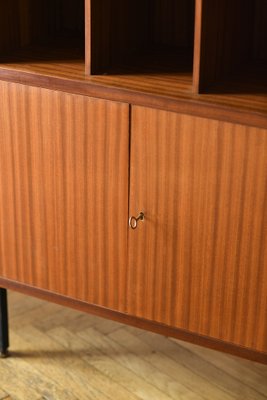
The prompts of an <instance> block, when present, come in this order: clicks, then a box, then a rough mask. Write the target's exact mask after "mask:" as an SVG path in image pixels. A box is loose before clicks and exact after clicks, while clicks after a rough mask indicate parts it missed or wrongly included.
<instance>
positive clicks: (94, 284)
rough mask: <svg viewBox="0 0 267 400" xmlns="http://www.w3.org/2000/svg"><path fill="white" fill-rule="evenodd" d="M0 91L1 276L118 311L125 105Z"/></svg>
mask: <svg viewBox="0 0 267 400" xmlns="http://www.w3.org/2000/svg"><path fill="white" fill-rule="evenodd" d="M0 93H1V95H0V103H1V105H0V215H1V218H0V221H1V222H0V248H1V253H0V275H1V277H5V278H9V279H11V280H14V281H19V282H21V283H26V284H29V285H31V286H35V287H38V288H43V289H46V290H50V291H53V292H55V293H60V294H64V295H66V296H69V297H74V298H76V299H80V300H84V301H87V302H90V303H95V304H99V305H102V306H108V307H110V308H111V309H112V308H115V309H118V310H123V309H124V307H125V305H124V304H125V296H126V294H125V279H126V278H125V276H126V271H125V264H126V261H127V256H126V251H127V248H126V246H127V220H128V142H129V140H128V127H129V112H128V105H126V104H120V103H115V102H106V101H102V100H97V99H91V98H87V97H83V96H73V95H69V94H65V93H61V92H53V91H49V90H46V89H39V88H33V87H26V86H23V85H19V84H10V83H3V82H2V83H1V84H0Z"/></svg>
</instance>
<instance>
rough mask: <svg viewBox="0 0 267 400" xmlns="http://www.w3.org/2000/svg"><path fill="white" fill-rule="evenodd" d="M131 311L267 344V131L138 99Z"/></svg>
mask: <svg viewBox="0 0 267 400" xmlns="http://www.w3.org/2000/svg"><path fill="white" fill-rule="evenodd" d="M131 138H132V140H131V172H130V180H131V188H130V196H131V199H130V215H137V214H138V213H139V212H140V211H143V212H144V213H145V221H144V222H139V225H138V228H137V229H136V230H130V232H129V281H128V296H127V298H128V312H129V313H130V314H134V315H137V316H139V317H142V318H146V319H149V320H153V321H158V322H162V323H164V324H167V325H171V326H174V327H179V328H182V329H186V330H189V331H191V332H198V333H199V334H201V335H205V336H210V337H213V338H217V339H219V340H223V341H226V342H230V343H235V344H237V345H240V346H244V347H247V348H251V349H256V350H259V351H263V352H265V353H266V352H267V315H266V310H267V214H266V210H267V197H266V195H267V157H266V155H267V130H261V129H256V128H249V127H244V126H241V125H234V124H230V123H223V122H219V121H212V120H207V119H202V118H193V117H190V116H186V115H179V114H175V113H169V112H165V111H158V110H153V109H149V108H142V107H133V111H132V134H131Z"/></svg>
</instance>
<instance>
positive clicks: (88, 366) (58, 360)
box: [0, 291, 267, 400]
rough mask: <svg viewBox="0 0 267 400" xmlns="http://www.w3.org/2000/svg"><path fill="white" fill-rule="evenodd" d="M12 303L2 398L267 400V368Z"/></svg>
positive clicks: (29, 303) (44, 306) (20, 299)
mask: <svg viewBox="0 0 267 400" xmlns="http://www.w3.org/2000/svg"><path fill="white" fill-rule="evenodd" d="M9 304H10V334H11V341H12V353H11V357H9V358H6V359H2V360H1V362H0V399H1V400H11V399H12V400H25V399H30V400H47V399H53V400H151V399H155V400H177V399H179V400H207V399H208V400H209V399H212V400H237V399H249V400H266V392H267V380H266V376H267V366H266V365H261V364H258V363H254V362H251V361H248V360H241V359H238V358H237V357H233V356H229V355H226V354H223V353H219V352H216V351H212V350H208V349H204V348H201V347H199V346H194V345H191V344H187V343H184V342H181V341H176V340H173V339H170V338H166V337H162V336H159V335H155V334H153V333H150V332H144V331H142V330H140V329H135V328H132V327H127V326H123V325H121V324H118V323H115V322H113V321H107V320H105V319H102V318H98V317H95V316H90V315H87V314H84V313H82V312H78V311H74V310H70V309H68V308H64V307H60V306H57V305H55V304H51V303H47V302H44V301H40V300H37V299H33V298H30V297H28V296H22V295H20V294H18V293H14V292H11V291H10V292H9ZM14 371H16V373H14ZM8 396H10V397H8Z"/></svg>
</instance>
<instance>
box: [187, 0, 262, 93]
mask: <svg viewBox="0 0 267 400" xmlns="http://www.w3.org/2000/svg"><path fill="white" fill-rule="evenodd" d="M266 25H267V14H266V1H265V0H257V1H252V0H245V1H243V0H234V1H231V0H225V1H219V0H218V1H214V0H197V2H196V20H195V29H196V31H195V60H194V63H195V65H194V91H195V92H196V93H198V92H201V93H202V92H209V89H210V86H211V85H213V84H214V83H217V82H220V81H221V79H225V78H227V77H228V76H229V75H230V76H231V74H232V73H233V72H237V71H240V70H242V69H243V68H244V66H245V67H246V66H247V64H254V63H255V62H257V61H258V60H260V59H261V60H264V59H265V60H266V59H267V51H266V33H267V32H266ZM265 70H266V64H265ZM265 76H266V73H265Z"/></svg>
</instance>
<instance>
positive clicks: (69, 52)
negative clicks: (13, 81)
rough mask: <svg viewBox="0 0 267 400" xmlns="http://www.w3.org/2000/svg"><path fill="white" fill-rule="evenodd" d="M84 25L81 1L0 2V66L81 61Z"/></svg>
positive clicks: (83, 55)
mask: <svg viewBox="0 0 267 400" xmlns="http://www.w3.org/2000/svg"><path fill="white" fill-rule="evenodd" d="M84 25H85V17H84V0H9V1H1V4H0V54H1V59H0V62H1V63H9V62H13V63H15V62H19V61H20V60H21V59H23V58H24V57H25V54H31V56H30V59H31V61H38V60H39V61H40V60H42V59H43V60H47V59H48V60H53V59H56V60H58V59H68V58H73V57H77V54H79V57H80V58H83V59H85V54H84V52H85V50H84V42H85V40H84V36H85V34H84ZM28 49H30V51H28Z"/></svg>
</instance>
